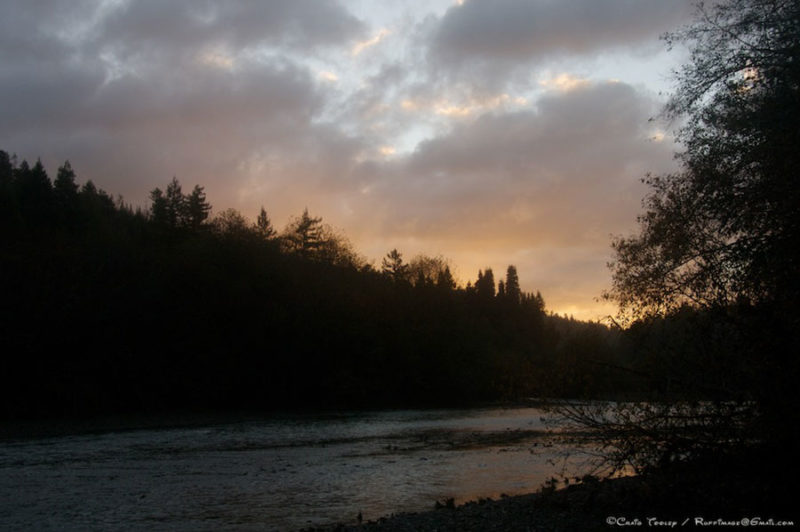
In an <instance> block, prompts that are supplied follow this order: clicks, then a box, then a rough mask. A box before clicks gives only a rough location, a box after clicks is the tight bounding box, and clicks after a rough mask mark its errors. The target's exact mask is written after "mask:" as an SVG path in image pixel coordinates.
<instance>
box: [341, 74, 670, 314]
mask: <svg viewBox="0 0 800 532" xmlns="http://www.w3.org/2000/svg"><path fill="white" fill-rule="evenodd" d="M658 107H659V102H658V101H655V100H654V99H653V98H652V97H651V96H650V95H649V94H647V93H645V92H642V91H639V90H637V89H636V88H634V87H632V86H630V85H627V84H624V83H611V82H606V83H586V84H582V85H580V86H577V87H575V88H573V89H572V90H570V91H567V92H562V91H553V92H549V93H547V94H546V95H545V96H543V97H542V98H540V99H539V100H538V102H537V104H536V107H535V109H532V110H516V111H498V112H487V113H484V114H483V115H481V116H480V117H479V118H477V119H475V120H472V121H466V122H462V123H459V124H457V125H456V126H455V127H454V128H453V129H452V130H451V131H449V132H447V133H446V134H443V135H441V136H438V137H436V138H432V139H430V140H428V141H426V142H423V143H422V144H420V145H419V146H418V148H417V149H416V150H415V151H414V152H413V153H411V154H410V155H408V156H406V157H403V158H400V157H396V158H395V159H393V160H390V161H387V162H384V163H381V164H380V165H375V164H370V165H365V166H364V167H363V168H361V171H362V172H363V173H364V174H365V178H366V176H373V180H372V183H371V186H370V188H369V193H368V194H367V195H366V196H365V197H363V198H362V199H361V200H360V201H362V202H363V204H364V207H365V206H366V205H369V206H370V208H369V209H366V208H364V209H363V211H362V210H361V209H360V208H356V209H355V211H356V212H364V214H363V216H365V217H366V218H363V219H361V220H360V221H359V224H358V225H360V226H361V227H369V228H372V229H371V230H372V232H373V234H372V235H366V234H364V235H361V238H363V239H368V238H376V239H377V238H381V239H382V240H383V241H384V242H386V246H385V247H386V249H387V251H388V249H391V248H392V247H399V248H400V249H401V250H402V249H403V243H412V244H411V245H412V246H414V247H415V248H416V249H421V250H425V251H427V252H429V253H441V252H444V253H445V254H446V255H448V256H450V257H451V258H453V259H454V262H455V263H456V264H459V265H461V266H462V269H465V270H466V271H464V272H463V274H464V275H465V277H466V278H469V279H473V280H474V276H475V274H476V272H477V269H478V268H482V267H485V266H487V265H488V266H493V267H494V268H495V270H496V271H499V270H500V269H501V268H505V266H506V265H507V264H508V263H509V262H510V263H515V262H517V266H518V267H519V268H520V272H521V275H522V276H523V277H524V279H525V280H526V286H527V287H528V289H533V288H538V289H542V290H543V292H544V293H545V295H546V296H547V294H556V295H557V296H558V297H556V298H555V299H554V302H558V303H559V304H562V305H566V304H567V302H568V300H569V298H568V297H561V296H563V295H564V294H567V292H569V293H570V294H572V290H567V288H569V287H570V286H572V285H576V284H580V286H582V287H583V288H586V289H587V291H585V292H583V296H584V297H585V298H588V301H587V302H586V305H585V306H586V307H587V308H588V307H590V306H592V305H593V304H594V303H593V302H592V301H591V298H592V297H595V296H598V295H599V294H600V292H601V291H602V289H603V288H604V287H605V286H606V285H607V282H608V274H607V270H606V268H605V263H606V261H607V260H608V259H609V258H610V257H609V255H610V248H609V242H610V235H611V234H619V233H626V232H628V231H630V230H631V229H632V227H633V225H634V223H635V218H636V214H637V212H638V211H639V208H640V199H641V197H642V194H643V192H644V189H643V187H642V185H641V183H640V178H641V177H642V176H643V175H644V174H645V173H646V172H648V171H653V172H661V171H668V170H671V169H672V168H673V164H674V161H673V158H672V152H671V147H670V146H668V145H665V143H656V142H652V141H651V140H650V137H651V136H652V133H651V131H650V128H651V124H649V123H648V117H649V116H652V113H653V112H654V111H655V110H657V109H658ZM354 201H356V202H358V201H359V200H358V199H357V198H355V199H354ZM473 270H474V271H473ZM523 274H524V275H523ZM573 276H574V277H573ZM555 287H558V290H554V288H555ZM573 295H574V294H573ZM573 301H574V300H573Z"/></svg>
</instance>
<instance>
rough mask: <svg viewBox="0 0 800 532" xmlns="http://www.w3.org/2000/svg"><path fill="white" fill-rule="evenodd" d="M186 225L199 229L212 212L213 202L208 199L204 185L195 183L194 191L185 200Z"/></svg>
mask: <svg viewBox="0 0 800 532" xmlns="http://www.w3.org/2000/svg"><path fill="white" fill-rule="evenodd" d="M184 206H185V210H186V212H185V215H184V216H183V218H185V220H186V222H185V223H186V226H187V227H188V228H189V229H193V230H197V229H199V228H200V226H201V225H203V223H204V222H205V221H206V219H207V218H208V215H209V213H210V212H211V204H210V203H208V201H206V193H205V192H204V191H203V187H201V186H200V185H195V187H194V189H193V190H192V193H191V194H189V196H188V197H187V198H186V200H185V201H184Z"/></svg>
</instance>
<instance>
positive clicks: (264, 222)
mask: <svg viewBox="0 0 800 532" xmlns="http://www.w3.org/2000/svg"><path fill="white" fill-rule="evenodd" d="M256 230H257V231H258V234H259V235H260V236H261V238H263V239H264V240H270V239H272V238H275V234H276V231H275V228H274V227H272V222H271V221H270V219H269V216H267V211H266V210H265V209H264V207H263V206H262V207H261V212H259V213H258V218H257V219H256Z"/></svg>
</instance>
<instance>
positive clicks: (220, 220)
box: [211, 209, 250, 237]
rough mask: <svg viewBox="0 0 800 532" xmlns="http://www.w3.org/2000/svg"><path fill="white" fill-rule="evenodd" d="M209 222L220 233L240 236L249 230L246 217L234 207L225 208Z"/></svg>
mask: <svg viewBox="0 0 800 532" xmlns="http://www.w3.org/2000/svg"><path fill="white" fill-rule="evenodd" d="M211 224H212V226H213V227H214V230H215V231H216V232H217V233H218V234H220V235H227V236H232V237H242V236H246V235H247V234H248V233H249V232H250V226H249V224H248V223H247V219H246V218H245V217H244V216H242V213H240V212H239V211H237V210H236V209H225V210H224V211H222V212H221V213H219V214H217V215H216V216H215V217H214V220H213V221H212V222H211Z"/></svg>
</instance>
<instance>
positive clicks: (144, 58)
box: [0, 0, 364, 201]
mask: <svg viewBox="0 0 800 532" xmlns="http://www.w3.org/2000/svg"><path fill="white" fill-rule="evenodd" d="M48 5H49V4H48ZM50 7H53V9H49V7H48V8H46V6H45V4H42V3H38V2H14V1H11V2H4V3H2V5H0V27H1V28H2V30H3V31H2V32H0V43H2V47H1V48H0V54H1V55H0V57H2V59H3V68H2V69H0V99H1V100H2V101H3V102H4V105H3V106H1V107H0V137H2V138H3V142H4V146H3V147H2V149H6V150H11V151H16V152H19V154H20V156H21V157H37V156H41V157H42V158H43V159H44V160H45V161H48V160H49V161H50V164H51V165H55V164H58V163H60V162H61V161H63V160H64V159H65V158H67V157H69V158H70V159H72V160H73V162H75V163H76V166H77V168H78V170H79V171H80V170H81V166H82V165H81V161H87V162H90V164H87V165H86V166H87V168H86V170H85V172H84V173H83V174H82V175H81V176H80V177H81V178H83V179H86V178H92V179H94V180H95V181H96V182H98V183H99V184H100V185H101V186H103V187H105V188H107V189H108V190H110V191H113V192H114V193H117V192H119V193H122V194H124V195H126V196H127V197H128V198H133V199H134V201H136V198H141V197H142V196H143V192H144V191H145V190H147V189H149V188H152V186H155V185H156V184H162V183H163V182H164V181H165V180H167V179H169V177H171V175H173V174H178V177H179V178H184V179H186V180H191V181H196V182H200V183H202V184H204V185H206V186H207V188H208V189H209V192H212V191H214V192H217V193H219V194H220V195H222V194H224V196H225V197H230V195H231V194H230V190H231V189H234V190H236V189H239V188H241V187H243V186H244V183H246V182H247V181H248V180H249V179H251V178H252V175H251V174H250V173H249V170H248V169H249V168H250V169H251V168H256V167H258V168H261V169H262V170H263V171H264V174H263V177H264V178H265V179H269V178H270V175H271V174H270V172H271V171H278V170H287V169H288V170H291V171H292V172H297V171H298V170H297V167H298V166H302V165H301V164H299V163H297V161H306V160H315V159H318V158H320V157H330V158H332V159H338V158H347V157H350V156H351V151H352V149H350V148H348V149H341V146H342V145H349V143H350V141H348V140H347V139H346V136H344V135H343V134H341V133H340V132H338V131H332V130H330V128H325V127H324V126H322V125H320V124H319V123H318V121H317V117H318V116H319V114H320V112H321V110H322V109H323V107H324V104H325V101H324V94H323V91H322V87H321V85H320V84H321V83H322V82H324V80H320V79H319V78H318V76H317V75H315V74H314V72H315V71H314V70H312V69H311V68H310V67H309V66H308V65H307V64H305V63H303V62H301V61H299V60H298V59H297V57H298V56H299V55H302V54H305V55H306V56H308V57H313V56H314V55H315V54H323V53H327V51H329V50H332V49H335V48H336V47H339V49H341V50H347V49H349V44H350V43H351V42H353V41H354V40H356V39H357V38H360V37H361V36H362V35H363V31H364V25H363V23H362V22H360V21H359V20H357V19H356V18H355V17H353V16H352V15H351V14H350V13H349V12H348V11H346V10H344V9H343V8H342V7H341V6H340V5H339V4H338V3H336V2H333V1H316V0H314V1H310V0H309V1H305V0H300V1H298V0H290V1H289V0H287V1H274V2H248V1H236V0H226V1H204V2H196V1H190V0H175V1H171V2H160V1H147V0H142V1H116V2H103V1H76V2H69V3H58V4H56V5H54V6H50ZM323 47H324V50H323ZM326 79H327V80H331V76H326ZM328 85H329V83H328ZM328 146H338V150H331V149H329V148H328ZM246 161H262V162H263V161H269V164H266V165H264V164H262V165H261V166H258V165H255V166H254V165H250V166H248V164H246V163H245V162H246ZM326 164H327V165H328V166H329V167H331V168H336V167H337V164H339V163H337V162H335V161H328V162H327V163H326ZM288 170H287V171H288ZM308 173H313V172H310V171H309V172H308Z"/></svg>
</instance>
